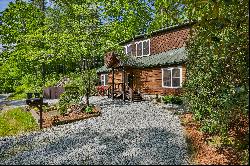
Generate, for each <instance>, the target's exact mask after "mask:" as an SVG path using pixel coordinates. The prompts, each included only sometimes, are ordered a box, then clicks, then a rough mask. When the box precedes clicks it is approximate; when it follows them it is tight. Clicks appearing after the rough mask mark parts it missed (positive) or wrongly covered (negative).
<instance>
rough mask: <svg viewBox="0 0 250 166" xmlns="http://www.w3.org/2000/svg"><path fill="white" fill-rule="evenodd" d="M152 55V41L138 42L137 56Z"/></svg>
mask: <svg viewBox="0 0 250 166" xmlns="http://www.w3.org/2000/svg"><path fill="white" fill-rule="evenodd" d="M149 54H150V40H149V39H148V40H143V41H140V42H136V56H137V57H140V56H148V55H149Z"/></svg>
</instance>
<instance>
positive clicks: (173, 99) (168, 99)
mask: <svg viewBox="0 0 250 166" xmlns="http://www.w3.org/2000/svg"><path fill="white" fill-rule="evenodd" d="M162 100H163V101H164V103H166V104H168V103H170V104H178V105H181V104H182V103H183V101H182V99H181V97H180V96H174V95H167V96H164V97H162Z"/></svg>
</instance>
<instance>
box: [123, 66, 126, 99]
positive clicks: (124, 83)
mask: <svg viewBox="0 0 250 166" xmlns="http://www.w3.org/2000/svg"><path fill="white" fill-rule="evenodd" d="M122 76H123V79H122V80H123V84H122V90H123V94H122V99H123V101H125V92H126V90H125V67H124V66H123V67H122Z"/></svg>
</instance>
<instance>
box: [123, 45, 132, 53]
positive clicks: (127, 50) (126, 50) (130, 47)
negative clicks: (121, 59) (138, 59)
mask: <svg viewBox="0 0 250 166" xmlns="http://www.w3.org/2000/svg"><path fill="white" fill-rule="evenodd" d="M124 53H125V54H127V55H132V53H133V52H132V44H128V45H126V46H124Z"/></svg>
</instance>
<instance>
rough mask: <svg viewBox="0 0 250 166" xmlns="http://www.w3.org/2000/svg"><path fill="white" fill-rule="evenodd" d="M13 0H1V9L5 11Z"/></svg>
mask: <svg viewBox="0 0 250 166" xmlns="http://www.w3.org/2000/svg"><path fill="white" fill-rule="evenodd" d="M11 1H13V0H0V11H3V10H4V9H5V8H6V7H7V6H8V4H9V2H11Z"/></svg>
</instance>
